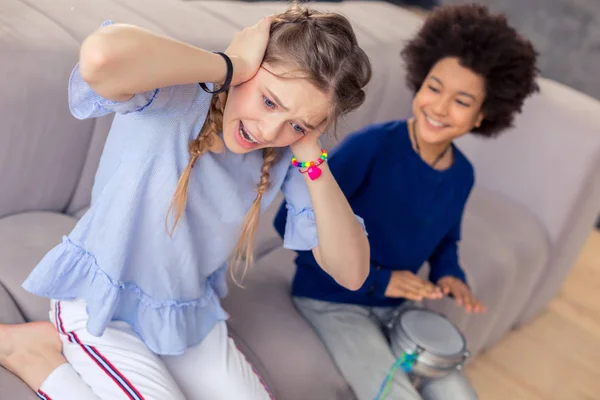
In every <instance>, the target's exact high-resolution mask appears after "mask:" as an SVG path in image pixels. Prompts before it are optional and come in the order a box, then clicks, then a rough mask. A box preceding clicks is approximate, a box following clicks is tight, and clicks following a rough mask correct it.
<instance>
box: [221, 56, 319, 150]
mask: <svg viewBox="0 0 600 400" xmlns="http://www.w3.org/2000/svg"><path fill="white" fill-rule="evenodd" d="M287 72H289V69H287V68H285V67H283V66H271V65H263V67H261V68H260V69H259V70H258V73H257V74H256V75H255V76H254V77H253V78H252V79H251V80H249V81H247V82H244V83H243V84H241V85H239V86H235V87H232V88H231V89H230V90H229V94H228V96H227V103H226V105H225V110H224V112H223V137H224V141H225V145H226V146H227V148H228V149H229V150H231V151H232V152H234V153H247V152H250V151H254V150H258V149H262V148H266V147H285V146H289V145H291V144H292V143H294V142H296V141H298V140H300V139H302V138H303V137H304V135H306V134H309V133H312V132H314V131H315V130H319V131H322V129H324V126H325V119H326V117H327V115H328V112H329V110H330V107H331V100H330V98H329V97H328V96H327V95H325V94H324V93H323V92H321V91H319V90H318V89H317V88H316V87H315V86H314V85H312V84H311V83H310V82H309V81H308V80H307V79H304V78H301V77H287V76H286V75H285V74H286V73H287ZM281 76H285V78H282V77H281Z"/></svg>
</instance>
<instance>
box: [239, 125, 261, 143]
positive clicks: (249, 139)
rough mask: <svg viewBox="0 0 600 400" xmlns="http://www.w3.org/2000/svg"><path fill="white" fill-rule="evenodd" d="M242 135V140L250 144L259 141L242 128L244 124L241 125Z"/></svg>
mask: <svg viewBox="0 0 600 400" xmlns="http://www.w3.org/2000/svg"><path fill="white" fill-rule="evenodd" d="M240 135H242V138H244V140H245V141H246V142H248V143H252V144H257V143H258V140H256V139H255V138H254V137H253V136H252V135H251V134H250V133H248V132H246V131H245V130H244V129H243V128H242V124H240Z"/></svg>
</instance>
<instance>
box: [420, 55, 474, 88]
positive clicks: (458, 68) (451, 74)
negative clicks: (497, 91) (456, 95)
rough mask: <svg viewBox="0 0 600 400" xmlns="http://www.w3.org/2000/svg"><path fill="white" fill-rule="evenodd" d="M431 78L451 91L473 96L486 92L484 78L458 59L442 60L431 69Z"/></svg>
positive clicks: (448, 58)
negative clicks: (436, 79)
mask: <svg viewBox="0 0 600 400" xmlns="http://www.w3.org/2000/svg"><path fill="white" fill-rule="evenodd" d="M429 77H430V78H431V77H435V78H438V79H439V80H441V81H442V84H443V85H444V87H447V88H449V89H453V90H461V91H468V92H472V93H473V94H480V93H484V92H485V80H484V78H483V77H482V76H481V75H479V74H476V73H475V72H473V71H471V70H470V69H469V68H466V67H463V66H462V65H461V64H460V61H459V60H458V58H454V57H446V58H443V59H441V60H440V61H438V62H437V63H436V64H435V65H434V66H433V68H431V71H429Z"/></svg>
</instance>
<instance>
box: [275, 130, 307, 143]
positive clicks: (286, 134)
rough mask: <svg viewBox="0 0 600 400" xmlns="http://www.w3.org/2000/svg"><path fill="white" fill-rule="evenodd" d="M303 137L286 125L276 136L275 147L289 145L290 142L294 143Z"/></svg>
mask: <svg viewBox="0 0 600 400" xmlns="http://www.w3.org/2000/svg"><path fill="white" fill-rule="evenodd" d="M303 137H304V136H303V135H299V134H296V133H294V132H292V131H291V129H288V128H287V127H286V128H284V129H283V131H282V132H280V133H279V135H278V136H277V140H276V142H275V145H276V146H277V147H285V146H291V145H292V144H294V143H296V142H297V141H299V140H300V139H302V138H303Z"/></svg>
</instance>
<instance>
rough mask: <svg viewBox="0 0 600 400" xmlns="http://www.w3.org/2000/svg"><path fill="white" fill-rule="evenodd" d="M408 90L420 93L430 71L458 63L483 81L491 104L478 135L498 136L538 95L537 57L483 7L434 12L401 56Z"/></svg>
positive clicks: (485, 104) (486, 106)
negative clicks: (449, 59) (448, 60)
mask: <svg viewBox="0 0 600 400" xmlns="http://www.w3.org/2000/svg"><path fill="white" fill-rule="evenodd" d="M401 55H402V58H403V60H404V62H405V65H406V69H407V84H408V86H409V87H410V89H412V90H413V91H414V92H415V93H416V92H418V91H419V89H420V88H421V85H422V84H423V81H424V80H425V78H426V77H427V75H428V74H429V71H430V70H431V68H432V67H433V66H434V65H435V64H436V63H437V62H438V61H440V60H441V59H443V58H446V57H456V58H458V59H459V60H460V64H461V65H462V66H463V67H465V68H468V69H470V70H471V71H473V72H474V73H476V74H478V75H480V76H482V77H483V78H484V79H485V84H486V98H485V100H484V102H483V106H482V111H483V115H484V120H483V121H482V123H481V126H480V127H479V128H474V129H473V130H472V132H473V133H475V134H479V135H482V136H486V137H493V136H496V135H498V134H499V133H500V132H502V131H503V130H504V129H506V128H509V127H511V126H512V124H513V120H514V115H515V113H517V112H519V113H520V112H521V109H522V106H523V102H524V101H525V98H527V97H528V96H529V95H531V94H532V93H534V92H537V91H538V90H539V87H538V85H537V83H536V76H537V74H538V72H539V70H538V68H537V66H536V62H537V55H538V54H537V52H536V50H535V49H534V47H533V45H532V44H531V43H530V42H529V41H528V40H526V39H524V38H523V37H521V36H520V35H519V34H518V33H517V31H516V30H515V29H513V28H512V27H510V26H509V25H508V23H507V21H506V17H505V16H504V15H502V14H498V15H493V14H490V12H489V10H488V9H487V8H486V7H485V6H482V5H476V4H464V5H449V6H443V7H439V8H437V9H435V10H434V11H433V12H432V13H431V14H430V16H429V17H428V18H427V20H426V21H425V24H424V25H423V27H422V28H421V30H420V31H419V32H418V33H417V35H416V36H415V37H414V38H413V39H412V40H410V41H409V42H408V44H407V45H406V47H405V48H404V49H403V50H402V53H401Z"/></svg>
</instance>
